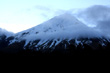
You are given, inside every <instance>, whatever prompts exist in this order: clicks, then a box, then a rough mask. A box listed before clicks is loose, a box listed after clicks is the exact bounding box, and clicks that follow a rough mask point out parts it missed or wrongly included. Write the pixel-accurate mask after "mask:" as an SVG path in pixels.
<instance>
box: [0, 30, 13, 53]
mask: <svg viewBox="0 0 110 73" xmlns="http://www.w3.org/2000/svg"><path fill="white" fill-rule="evenodd" d="M13 35H14V34H13V33H12V32H8V31H6V30H4V29H1V28H0V51H3V50H4V48H5V47H8V44H9V43H10V42H9V41H10V40H12V38H14V37H13Z"/></svg>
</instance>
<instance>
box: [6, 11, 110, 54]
mask: <svg viewBox="0 0 110 73" xmlns="http://www.w3.org/2000/svg"><path fill="white" fill-rule="evenodd" d="M109 45H110V39H109V38H107V37H106V36H103V34H102V33H101V32H100V31H99V30H97V29H94V28H92V27H88V26H86V25H85V24H84V23H82V22H81V21H79V20H78V19H77V18H75V17H74V16H73V15H71V14H68V13H66V14H63V15H60V16H56V17H54V18H52V19H50V20H49V21H46V22H44V23H42V24H40V25H38V26H35V27H33V28H30V29H28V30H25V31H22V32H19V33H17V34H15V35H13V37H12V36H11V37H8V46H7V47H6V48H5V50H7V51H11V52H13V51H14V52H16V51H20V50H23V49H24V50H26V49H31V50H35V51H43V52H47V51H49V52H52V51H54V50H59V51H65V50H69V51H70V52H71V51H73V50H76V49H77V50H78V49H80V50H82V49H83V50H84V49H86V50H87V48H89V49H88V50H90V49H92V50H97V49H105V48H110V46H109Z"/></svg>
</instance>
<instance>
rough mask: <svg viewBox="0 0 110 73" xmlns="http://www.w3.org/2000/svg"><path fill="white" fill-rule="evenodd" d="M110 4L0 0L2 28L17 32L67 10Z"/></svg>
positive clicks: (90, 0)
mask: <svg viewBox="0 0 110 73" xmlns="http://www.w3.org/2000/svg"><path fill="white" fill-rule="evenodd" d="M109 4H110V0H0V28H3V29H6V30H8V31H11V32H14V33H17V32H20V31H23V30H26V29H29V28H31V27H34V26H36V25H38V24H40V23H43V22H44V21H47V20H49V19H50V18H52V17H54V16H57V15H60V14H62V13H64V12H66V11H71V10H73V9H80V8H81V9H82V8H87V7H90V6H92V5H107V6H108V5H109Z"/></svg>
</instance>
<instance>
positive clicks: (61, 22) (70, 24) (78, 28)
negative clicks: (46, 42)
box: [16, 14, 99, 40]
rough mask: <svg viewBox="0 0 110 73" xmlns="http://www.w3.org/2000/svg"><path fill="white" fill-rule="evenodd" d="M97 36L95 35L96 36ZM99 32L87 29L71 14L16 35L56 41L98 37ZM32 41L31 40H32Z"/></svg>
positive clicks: (23, 37)
mask: <svg viewBox="0 0 110 73" xmlns="http://www.w3.org/2000/svg"><path fill="white" fill-rule="evenodd" d="M94 34H95V35H94ZM97 34H98V33H97V31H96V30H94V29H92V28H90V27H87V26H86V25H85V24H83V23H82V22H80V21H79V20H77V19H76V18H75V17H74V16H72V15H70V14H63V15H60V16H56V17H54V18H52V19H50V20H49V21H47V22H44V23H42V24H40V25H38V26H36V27H33V28H31V29H29V30H25V31H23V32H20V33H18V34H17V35H16V38H21V39H29V38H32V39H33V40H34V39H54V38H77V37H86V36H87V37H93V36H98V35H99V34H98V35H97ZM32 39H31V40H32Z"/></svg>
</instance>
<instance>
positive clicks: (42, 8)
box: [35, 5, 51, 11]
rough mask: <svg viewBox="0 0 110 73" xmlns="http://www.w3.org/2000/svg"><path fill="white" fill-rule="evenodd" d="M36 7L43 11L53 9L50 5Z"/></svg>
mask: <svg viewBox="0 0 110 73" xmlns="http://www.w3.org/2000/svg"><path fill="white" fill-rule="evenodd" d="M35 8H36V9H39V10H42V11H51V9H50V8H49V7H46V6H40V5H36V6H35Z"/></svg>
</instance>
